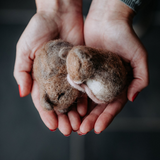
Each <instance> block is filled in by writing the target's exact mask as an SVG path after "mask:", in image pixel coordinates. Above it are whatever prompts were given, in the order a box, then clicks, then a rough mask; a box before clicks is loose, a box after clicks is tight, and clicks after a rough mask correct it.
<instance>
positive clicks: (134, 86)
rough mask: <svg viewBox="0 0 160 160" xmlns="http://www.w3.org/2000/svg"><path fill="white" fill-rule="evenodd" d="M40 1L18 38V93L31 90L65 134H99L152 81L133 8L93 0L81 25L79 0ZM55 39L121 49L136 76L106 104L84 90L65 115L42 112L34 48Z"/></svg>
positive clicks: (45, 118)
mask: <svg viewBox="0 0 160 160" xmlns="http://www.w3.org/2000/svg"><path fill="white" fill-rule="evenodd" d="M36 5H37V13H36V14H35V15H34V16H33V17H32V19H31V20H30V22H29V24H28V26H27V27H26V29H25V31H24V32H23V34H22V36H21V37H20V39H19V41H18V43H17V51H16V62H15V68H14V76H15V79H16V80H17V83H18V85H19V86H20V96H21V97H24V96H26V95H28V94H29V93H31V95H32V99H33V102H34V104H35V107H36V108H37V110H38V112H39V114H40V116H41V118H42V120H43V122H44V123H45V125H46V126H47V127H48V128H49V129H50V130H55V129H57V128H59V130H60V131H61V132H62V134H64V135H66V136H68V135H70V133H71V131H72V130H74V131H77V130H78V131H77V132H78V134H80V135H81V134H86V133H87V132H89V131H90V130H92V129H94V130H95V132H96V133H100V132H101V131H103V130H104V129H106V127H107V126H108V125H109V124H110V123H111V121H112V120H113V119H114V117H115V116H116V115H117V114H118V113H119V112H120V111H121V110H122V108H123V106H124V105H125V103H126V102H127V98H128V99H129V100H130V101H132V100H133V97H134V95H135V93H137V92H140V91H141V90H142V89H143V88H145V87H146V86H147V85H148V82H149V80H148V79H149V78H148V65H147V53H146V50H145V49H144V47H143V45H142V44H141V42H140V40H139V39H138V37H137V36H136V34H135V33H134V31H133V29H132V26H131V22H132V19H133V16H134V12H133V11H132V10H131V9H130V8H129V7H128V6H126V5H125V4H123V3H122V2H121V1H119V0H112V1H111V0H93V1H92V5H91V8H90V11H89V14H88V16H87V19H86V22H85V25H84V26H83V18H82V1H81V0H76V1H75V0H45V1H44V0H37V1H36ZM83 27H84V31H83ZM99 28H100V29H99ZM57 38H61V39H63V40H66V41H68V42H70V43H72V44H73V45H83V44H84V40H85V44H86V45H87V46H90V47H97V48H102V49H103V48H104V49H105V48H107V49H108V50H110V51H112V52H116V53H118V54H119V55H120V56H122V57H123V58H124V59H125V60H126V61H127V62H130V64H131V66H132V68H133V72H134V80H133V81H132V83H131V85H130V86H129V88H128V91H124V93H123V94H122V95H121V96H120V97H119V98H118V99H116V100H115V101H113V102H112V103H110V104H108V105H97V104H95V103H93V102H92V101H90V100H89V101H87V96H86V95H85V94H83V95H82V96H81V97H80V98H79V99H78V100H77V107H74V108H73V109H72V110H71V111H70V112H69V113H68V114H67V115H66V114H56V113H55V112H54V111H44V110H43V109H42V107H41V106H40V101H39V88H38V85H37V82H36V81H35V80H34V77H33V76H32V73H31V71H32V65H33V61H34V57H35V55H36V50H37V49H38V48H39V47H40V46H41V45H42V44H43V43H44V42H47V41H49V40H53V39H57ZM124 44H125V45H124ZM87 106H88V108H87ZM86 112H87V115H86ZM81 119H82V121H81Z"/></svg>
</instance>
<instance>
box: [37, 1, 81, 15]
mask: <svg viewBox="0 0 160 160" xmlns="http://www.w3.org/2000/svg"><path fill="white" fill-rule="evenodd" d="M35 1H36V6H37V13H38V12H46V13H52V12H61V13H63V12H69V11H77V12H82V0H76V1H75V0H35Z"/></svg>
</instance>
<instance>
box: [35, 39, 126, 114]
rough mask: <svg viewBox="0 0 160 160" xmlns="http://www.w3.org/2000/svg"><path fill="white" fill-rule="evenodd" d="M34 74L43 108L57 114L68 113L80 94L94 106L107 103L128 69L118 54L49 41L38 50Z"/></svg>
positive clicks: (121, 87)
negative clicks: (92, 102)
mask: <svg viewBox="0 0 160 160" xmlns="http://www.w3.org/2000/svg"><path fill="white" fill-rule="evenodd" d="M33 73H34V77H35V79H36V81H37V82H38V85H39V89H40V102H41V105H42V107H43V108H45V109H47V110H51V109H54V110H55V111H58V112H60V113H65V112H67V111H68V109H69V107H70V106H71V104H72V103H73V102H74V101H75V100H76V98H77V97H78V95H79V91H82V92H86V93H87V95H88V96H89V97H90V98H91V99H92V100H93V101H94V102H96V103H99V104H101V103H109V102H111V101H112V100H114V98H116V97H117V96H118V95H120V94H121V92H122V91H123V90H124V88H125V86H126V85H127V81H128V80H127V74H128V71H127V68H126V66H125V65H124V62H123V61H122V59H121V58H120V57H119V56H118V55H116V54H114V53H111V52H109V51H106V50H99V49H95V48H90V47H86V46H72V45H71V44H70V43H68V42H65V41H63V40H54V41H49V42H48V43H46V44H44V45H43V47H42V48H41V49H39V50H38V51H37V53H36V57H35V60H34V65H33Z"/></svg>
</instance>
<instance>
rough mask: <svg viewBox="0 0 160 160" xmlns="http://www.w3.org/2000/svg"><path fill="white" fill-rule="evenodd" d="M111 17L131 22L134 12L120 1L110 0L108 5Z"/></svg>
mask: <svg viewBox="0 0 160 160" xmlns="http://www.w3.org/2000/svg"><path fill="white" fill-rule="evenodd" d="M108 9H109V11H110V12H111V16H115V17H118V18H123V19H126V20H132V19H133V17H134V15H135V12H134V11H133V10H132V9H131V8H129V7H128V6H127V5H126V4H124V3H123V2H122V1H120V0H112V1H110V2H109V3H108Z"/></svg>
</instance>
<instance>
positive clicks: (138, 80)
mask: <svg viewBox="0 0 160 160" xmlns="http://www.w3.org/2000/svg"><path fill="white" fill-rule="evenodd" d="M130 63H131V66H132V68H133V77H134V79H133V80H132V82H131V84H130V85H129V87H128V94H127V97H128V99H129V100H130V101H132V102H133V101H134V100H135V98H136V97H137V95H138V94H139V92H141V91H142V90H143V89H144V88H145V87H147V86H148V84H149V73H148V60H147V52H146V50H145V49H144V47H143V46H141V47H140V48H139V49H137V51H136V52H135V54H134V56H133V58H132V60H131V62H130Z"/></svg>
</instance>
